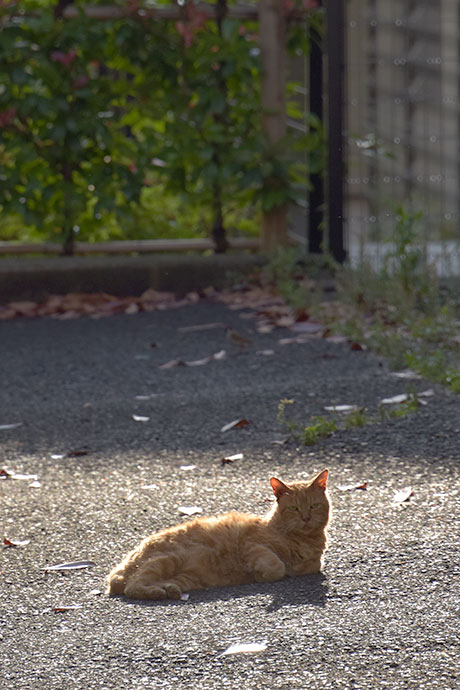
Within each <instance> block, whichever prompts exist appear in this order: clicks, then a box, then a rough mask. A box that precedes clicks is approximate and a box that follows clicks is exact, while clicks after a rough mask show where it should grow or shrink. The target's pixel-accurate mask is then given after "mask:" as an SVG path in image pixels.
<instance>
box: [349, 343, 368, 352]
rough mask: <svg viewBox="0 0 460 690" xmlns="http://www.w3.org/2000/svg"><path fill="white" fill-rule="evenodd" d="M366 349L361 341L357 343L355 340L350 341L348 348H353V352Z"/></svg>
mask: <svg viewBox="0 0 460 690" xmlns="http://www.w3.org/2000/svg"><path fill="white" fill-rule="evenodd" d="M366 349H367V348H366V346H365V345H361V343H358V342H357V341H356V340H354V341H353V342H352V343H350V350H353V351H354V352H362V351H364V350H366Z"/></svg>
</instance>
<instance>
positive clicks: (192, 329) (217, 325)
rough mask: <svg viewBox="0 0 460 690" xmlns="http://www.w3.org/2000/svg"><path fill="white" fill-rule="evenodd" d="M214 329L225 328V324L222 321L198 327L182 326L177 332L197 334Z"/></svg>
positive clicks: (202, 324) (198, 325)
mask: <svg viewBox="0 0 460 690" xmlns="http://www.w3.org/2000/svg"><path fill="white" fill-rule="evenodd" d="M212 328H225V324H224V323H222V321H216V322H215V323H201V324H197V325H196V326H182V327H181V328H178V329H177V330H178V331H179V333H195V332H198V331H209V330H211V329H212Z"/></svg>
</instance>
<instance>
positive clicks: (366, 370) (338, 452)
mask: <svg viewBox="0 0 460 690" xmlns="http://www.w3.org/2000/svg"><path fill="white" fill-rule="evenodd" d="M208 322H224V323H226V324H233V325H234V326H236V327H238V329H239V330H240V331H242V332H245V333H247V334H249V335H250V336H251V338H252V339H253V341H254V344H253V345H252V346H251V347H250V348H248V350H246V351H244V352H241V353H239V352H233V351H232V350H231V347H230V346H229V344H228V343H227V342H226V340H225V337H224V332H223V329H221V328H216V329H211V330H207V331H198V332H185V333H184V332H182V331H179V330H178V329H179V328H181V327H184V326H192V325H196V324H202V323H208ZM252 328H253V322H251V321H250V320H242V319H240V318H239V313H238V312H232V311H230V310H228V309H227V308H226V307H225V306H223V305H221V304H216V303H213V302H203V303H199V304H196V305H193V306H188V307H184V308H181V309H177V310H171V311H157V312H153V313H150V314H137V315H131V316H113V317H110V318H107V319H100V320H92V319H89V318H85V319H80V320H77V321H57V320H53V319H36V320H33V319H30V320H16V321H12V322H4V323H0V380H1V386H0V425H3V424H16V423H21V426H19V427H16V428H12V429H0V443H1V450H2V454H1V456H0V457H1V460H0V469H1V468H2V467H3V468H6V469H7V470H9V471H10V472H17V473H27V474H32V475H37V477H38V483H37V482H34V481H33V479H29V480H25V479H22V480H14V479H11V478H10V479H6V480H5V479H4V480H2V481H0V492H1V498H2V501H1V509H0V515H1V520H2V530H3V536H4V537H7V538H8V539H10V540H29V543H28V544H26V545H23V546H17V547H6V546H5V547H3V551H2V563H1V568H0V570H1V589H0V605H1V608H0V642H1V646H0V686H1V687H2V688H7V689H8V690H32V689H34V690H36V689H37V688H39V689H43V690H48V689H56V690H57V689H61V688H62V689H63V690H64V688H65V689H66V690H67V689H74V688H75V689H82V688H85V689H86V688H88V689H91V690H92V689H94V690H104V689H107V690H108V689H125V688H126V689H127V690H141V689H142V690H144V689H147V688H148V689H151V688H159V689H160V688H161V689H162V688H167V689H168V690H169V689H171V690H172V689H173V688H174V689H175V690H177V688H184V689H185V688H190V687H194V688H205V689H206V690H208V689H209V690H221V689H222V688H231V689H234V690H241V689H242V688H245V689H246V688H248V689H256V688H257V689H259V688H260V689H262V688H277V689H278V688H283V689H286V690H288V689H289V690H303V689H307V688H308V689H309V690H313V689H318V690H324V689H328V690H329V689H331V690H342V689H343V690H345V689H346V690H351V689H353V690H357V689H368V688H369V689H370V688H372V689H374V688H398V689H399V688H414V689H417V690H420V689H422V688H427V689H428V688H429V689H430V690H432V689H438V688H439V689H440V690H448V689H453V688H460V671H459V667H458V658H459V652H460V649H459V647H460V642H459V634H458V620H459V613H460V612H459V584H458V582H459V580H458V575H459V570H460V566H459V562H460V548H459V540H458V532H459V525H460V519H459V508H460V472H459V456H460V448H459V432H460V414H459V411H460V410H459V398H458V397H456V396H454V395H451V394H449V393H448V392H447V391H445V390H443V389H442V388H439V387H436V386H435V387H434V393H435V394H434V395H433V396H432V397H431V398H427V404H426V405H425V406H423V407H422V408H421V409H420V410H419V411H418V412H416V413H414V414H411V415H408V416H406V417H402V418H399V419H396V420H388V421H380V422H378V423H374V424H372V425H367V426H364V427H361V428H353V429H351V430H347V431H340V432H337V433H336V434H334V435H333V436H332V437H330V438H328V439H326V440H323V441H321V442H320V443H319V444H317V445H316V446H313V447H305V446H300V447H299V446H297V444H296V443H295V442H293V441H291V442H290V443H284V444H279V443H276V441H279V440H281V439H283V437H284V435H285V430H284V429H283V428H282V427H281V426H280V425H279V423H278V422H277V421H276V415H277V406H278V403H279V401H280V399H282V398H290V399H293V400H295V404H294V405H292V406H289V410H288V412H289V414H292V415H293V416H294V417H295V418H296V419H297V420H299V421H303V422H304V423H307V422H308V421H309V419H310V417H311V416H312V415H318V414H324V410H323V408H324V406H325V405H338V404H358V405H364V406H366V407H367V409H368V410H370V411H376V410H377V405H378V402H379V400H380V399H381V398H383V397H387V396H392V395H395V394H397V393H403V392H404V391H405V386H406V383H405V381H404V380H401V379H398V378H396V377H395V376H393V375H392V374H391V373H390V372H389V371H388V368H387V366H386V364H385V362H384V361H382V360H381V359H379V358H377V357H376V356H374V355H373V354H371V353H367V352H359V351H358V352H356V351H351V350H350V348H349V346H348V345H347V344H340V345H338V344H333V343H330V342H327V341H326V340H324V339H312V340H311V341H309V342H307V343H305V344H299V345H287V346H284V347H283V346H280V345H279V343H278V338H279V337H280V336H281V335H287V334H288V333H286V332H282V331H275V332H272V333H270V334H266V335H260V334H256V333H254V332H253V331H252ZM152 344H155V347H153V346H152ZM222 348H225V349H226V350H227V353H228V356H227V358H226V359H223V360H221V361H213V362H210V363H209V364H206V365H205V366H195V367H186V366H180V367H174V368H171V369H159V365H160V364H163V363H165V362H167V361H168V360H171V359H172V358H180V359H183V360H187V361H191V360H196V359H199V358H202V357H205V356H207V355H209V354H211V353H212V352H216V351H219V350H221V349H222ZM267 348H273V349H274V350H275V354H274V355H272V356H264V355H260V354H256V352H257V350H259V349H267ZM411 385H413V386H415V387H416V388H417V390H419V391H422V390H425V389H427V388H433V386H431V385H430V384H428V383H427V382H425V381H423V380H417V381H413V382H411ZM136 396H145V398H146V399H137V398H136ZM133 415H138V416H142V417H149V420H148V421H145V422H140V421H134V419H133ZM239 417H244V418H246V419H247V420H248V421H249V424H248V425H247V426H244V427H242V428H235V429H232V430H230V431H227V432H225V433H222V432H221V428H222V426H223V425H225V424H226V423H228V422H231V421H232V420H234V419H236V418H239ZM68 453H70V454H74V455H73V457H67V454H68ZM82 453H86V454H84V455H83V454H82ZM234 453H243V454H244V457H243V459H241V460H237V461H236V462H234V463H232V464H225V465H223V464H222V462H221V459H222V458H223V457H225V456H227V455H229V454H234ZM75 454H77V455H75ZM53 456H54V457H53ZM325 466H328V467H329V469H330V473H331V474H330V493H331V498H332V502H333V506H334V510H333V521H332V524H331V529H330V547H329V550H328V552H327V555H326V559H325V567H324V573H323V574H321V575H317V576H305V577H299V578H291V579H286V580H284V581H281V582H277V583H273V584H263V585H260V584H255V585H248V586H244V587H234V588H221V589H212V590H207V591H203V592H192V593H191V594H190V598H189V599H188V601H183V602H171V603H152V602H130V601H127V600H123V599H120V598H108V597H107V596H106V595H105V594H104V588H105V584H104V579H105V576H106V574H107V573H108V571H109V570H110V569H111V567H112V566H113V565H114V564H115V563H117V562H118V561H119V560H120V557H121V556H122V555H123V554H124V552H125V551H126V550H128V549H130V548H132V547H133V546H134V545H135V544H136V543H137V541H138V540H139V539H140V538H141V537H142V536H144V535H146V534H148V533H149V532H151V531H154V530H156V529H159V528H161V527H165V526H168V525H172V524H175V523H176V522H178V521H180V520H183V519H185V518H184V517H183V516H181V515H180V513H179V510H178V508H179V506H181V505H197V506H200V507H201V508H202V509H203V512H204V513H209V514H216V513H220V512H223V511H226V510H230V509H237V510H243V511H251V512H252V511H253V512H264V511H266V510H267V509H268V507H269V503H268V502H267V499H269V498H270V494H271V490H270V486H269V482H268V480H269V478H270V476H272V475H275V476H276V475H277V476H280V478H282V479H284V480H286V481H289V480H295V479H299V478H302V477H308V476H311V475H312V474H313V473H314V472H316V471H319V470H321V469H322V468H323V467H325ZM184 468H188V469H184ZM363 482H368V489H367V490H344V485H345V486H356V485H360V484H362V483H363ZM406 487H411V488H412V491H413V496H412V497H411V499H410V501H408V502H405V503H400V504H398V503H395V502H394V501H393V496H394V494H395V492H396V491H397V490H399V489H405V488H406ZM88 559H90V560H92V561H94V562H96V564H97V565H96V566H95V567H93V568H88V569H85V570H75V571H69V572H45V571H44V570H42V568H44V567H45V566H47V565H48V566H49V565H51V564H55V563H61V562H64V561H76V560H88ZM69 605H78V606H79V608H75V609H70V610H68V611H64V612H55V611H54V608H55V607H63V606H69ZM233 643H266V649H265V650H264V651H260V652H258V653H255V654H251V655H247V654H246V655H244V654H238V655H228V656H222V653H223V652H224V651H225V650H226V649H227V647H228V646H229V645H231V644H233Z"/></svg>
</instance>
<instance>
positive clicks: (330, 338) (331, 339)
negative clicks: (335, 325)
mask: <svg viewBox="0 0 460 690" xmlns="http://www.w3.org/2000/svg"><path fill="white" fill-rule="evenodd" d="M325 340H326V342H328V343H334V345H341V344H342V343H347V342H348V338H347V337H346V336H345V335H327V336H326V337H325Z"/></svg>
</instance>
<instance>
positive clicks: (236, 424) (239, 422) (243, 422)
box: [221, 417, 249, 432]
mask: <svg viewBox="0 0 460 690" xmlns="http://www.w3.org/2000/svg"><path fill="white" fill-rule="evenodd" d="M248 424H249V422H248V420H247V419H244V417H240V418H239V419H234V420H233V422H229V423H228V424H225V425H224V426H223V427H222V429H221V432H224V431H230V429H238V428H241V427H243V426H247V425H248Z"/></svg>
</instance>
